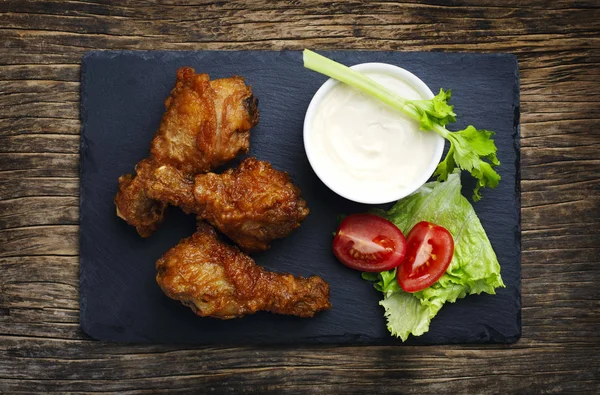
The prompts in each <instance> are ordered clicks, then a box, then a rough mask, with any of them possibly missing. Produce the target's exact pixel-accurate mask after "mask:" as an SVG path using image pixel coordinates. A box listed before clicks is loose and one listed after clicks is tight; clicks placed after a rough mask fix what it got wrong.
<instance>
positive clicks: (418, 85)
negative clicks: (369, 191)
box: [303, 62, 445, 204]
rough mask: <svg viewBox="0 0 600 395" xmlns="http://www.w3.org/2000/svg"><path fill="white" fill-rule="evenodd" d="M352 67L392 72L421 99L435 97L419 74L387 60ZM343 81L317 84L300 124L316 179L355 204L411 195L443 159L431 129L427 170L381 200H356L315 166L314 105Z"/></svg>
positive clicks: (441, 144)
mask: <svg viewBox="0 0 600 395" xmlns="http://www.w3.org/2000/svg"><path fill="white" fill-rule="evenodd" d="M350 68H351V69H354V70H357V71H367V72H379V73H383V74H389V75H392V76H394V77H397V78H398V79H400V80H402V81H403V82H405V83H407V84H408V85H410V86H411V87H412V88H413V89H415V90H416V91H417V92H418V93H419V94H420V95H421V97H422V98H423V99H431V98H433V97H434V94H433V92H432V91H431V89H429V87H428V86H427V84H425V82H423V80H421V79H420V78H419V77H417V76H416V75H415V74H413V73H411V72H410V71H408V70H406V69H403V68H402V67H399V66H395V65H392V64H389V63H379V62H368V63H360V64H356V65H354V66H351V67H350ZM340 84H342V82H339V81H337V80H335V79H333V78H329V79H328V80H327V81H325V83H323V85H321V86H320V87H319V89H318V90H317V92H316V93H315V94H314V96H313V97H312V99H311V101H310V104H309V105H308V108H307V110H306V114H305V116H304V126H303V128H304V129H303V143H304V151H305V152H306V156H307V158H308V162H309V163H310V166H311V168H312V169H313V171H314V172H315V174H316V175H317V177H318V178H319V180H321V182H322V183H323V184H325V186H327V188H329V189H330V190H331V191H333V192H335V193H336V194H338V195H339V196H341V197H343V198H345V199H347V200H350V201H353V202H356V203H363V204H384V203H391V202H395V201H398V200H400V199H403V198H405V197H407V196H409V195H411V194H413V193H414V192H415V191H416V190H418V189H419V188H420V187H421V186H423V185H424V184H425V183H426V182H427V181H428V180H429V179H430V178H431V176H432V175H433V173H434V171H435V169H436V167H437V165H438V163H439V162H440V160H441V158H442V154H443V151H444V145H445V140H444V138H443V137H441V136H440V135H438V134H437V133H435V132H431V133H434V134H435V138H436V147H435V151H434V154H433V155H432V158H431V162H430V163H429V165H428V166H427V168H426V171H425V170H424V171H423V174H422V175H421V176H420V177H417V178H416V180H415V181H414V182H413V183H412V184H410V185H409V187H407V188H404V189H403V190H402V191H400V193H398V194H396V195H394V196H393V197H386V198H384V199H381V198H379V199H378V198H376V197H373V198H372V199H359V198H356V197H353V196H351V193H349V192H348V191H342V190H339V188H334V187H332V186H331V185H330V184H329V183H328V182H327V181H326V180H325V179H324V177H323V173H322V171H321V170H319V169H318V166H315V162H314V159H313V156H312V153H311V148H310V147H311V146H310V138H311V137H310V129H311V125H312V123H313V120H314V117H315V114H316V111H317V108H318V106H319V104H320V103H321V102H322V101H323V99H324V98H325V96H326V95H327V94H328V93H329V92H330V91H331V90H332V89H333V88H335V87H336V86H338V85H340Z"/></svg>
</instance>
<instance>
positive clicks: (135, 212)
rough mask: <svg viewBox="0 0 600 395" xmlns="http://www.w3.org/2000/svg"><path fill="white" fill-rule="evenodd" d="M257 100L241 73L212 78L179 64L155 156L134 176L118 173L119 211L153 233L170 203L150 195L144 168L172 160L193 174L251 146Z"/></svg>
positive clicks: (152, 148)
mask: <svg viewBox="0 0 600 395" xmlns="http://www.w3.org/2000/svg"><path fill="white" fill-rule="evenodd" d="M256 105H257V101H256V98H255V97H254V96H253V94H252V90H251V88H250V87H249V86H247V85H246V84H245V82H244V79H243V78H242V77H231V78H223V79H217V80H213V81H210V79H209V76H208V75H207V74H196V73H195V72H194V69H192V68H189V67H182V68H180V69H179V70H177V82H176V84H175V88H173V90H172V91H171V95H170V96H169V98H167V100H166V101H165V107H166V111H165V113H164V115H163V118H162V121H161V124H160V127H159V129H158V131H157V132H156V134H155V136H154V138H153V140H152V142H151V146H150V156H149V157H148V158H147V159H144V161H142V162H144V163H143V164H142V162H140V163H139V164H138V166H136V173H137V174H136V175H135V176H133V175H131V174H126V175H124V176H121V177H120V178H119V191H118V193H117V195H116V197H115V204H116V206H117V215H118V216H119V217H121V218H123V219H124V220H125V221H127V222H128V223H129V224H130V225H133V226H135V227H136V229H137V231H138V233H139V234H140V235H141V236H143V237H147V236H150V234H152V232H153V231H154V230H155V229H156V228H157V225H158V224H159V223H160V222H161V221H162V218H163V211H164V208H165V204H164V203H160V202H154V201H152V199H150V198H149V197H148V196H147V194H146V193H145V192H146V191H145V189H146V185H147V183H146V181H145V179H144V174H148V172H150V171H151V170H152V169H155V168H158V167H160V166H162V165H169V166H173V167H174V168H176V169H178V170H179V171H181V172H182V174H183V175H184V176H186V177H193V176H194V175H196V174H199V173H205V172H207V171H209V170H211V169H213V168H215V167H218V166H220V165H222V164H224V163H226V162H228V161H230V160H231V159H233V158H235V157H236V156H237V155H238V154H240V153H246V152H248V149H249V146H250V129H251V128H252V127H253V126H255V125H256V124H257V123H258V110H257V108H256Z"/></svg>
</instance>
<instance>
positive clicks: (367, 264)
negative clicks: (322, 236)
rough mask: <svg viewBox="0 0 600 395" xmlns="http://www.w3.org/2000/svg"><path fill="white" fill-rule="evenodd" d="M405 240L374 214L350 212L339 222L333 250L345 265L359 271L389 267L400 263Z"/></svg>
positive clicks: (403, 252) (392, 227)
mask: <svg viewBox="0 0 600 395" xmlns="http://www.w3.org/2000/svg"><path fill="white" fill-rule="evenodd" d="M405 252H406V239H405V238H404V235H403V234H402V231H400V229H398V227H397V226H396V225H394V224H393V223H391V222H390V221H388V220H386V219H384V218H381V217H378V216H377V215H374V214H353V215H349V216H347V217H346V218H344V220H343V221H342V222H341V224H340V226H339V228H338V230H337V233H336V235H335V238H334V239H333V253H334V254H335V256H336V257H337V258H338V259H339V260H340V261H341V262H342V263H343V264H344V265H346V266H348V267H350V268H352V269H356V270H361V271H363V272H381V271H384V270H390V269H393V268H395V267H396V266H398V265H399V264H400V263H402V260H403V259H404V255H405Z"/></svg>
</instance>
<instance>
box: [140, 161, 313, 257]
mask: <svg viewBox="0 0 600 395" xmlns="http://www.w3.org/2000/svg"><path fill="white" fill-rule="evenodd" d="M148 180H150V182H148V195H149V196H151V197H152V198H153V199H157V200H160V201H164V202H168V203H169V204H171V205H174V206H179V207H181V208H182V209H183V210H184V211H186V212H188V213H195V214H196V215H197V216H198V217H199V218H202V219H205V220H206V221H208V222H210V223H211V224H212V225H214V226H215V227H216V228H217V229H219V230H220V231H221V232H223V233H224V234H225V235H227V236H228V237H229V238H230V239H231V240H233V241H234V242H235V243H236V244H237V245H239V246H240V248H241V249H242V250H244V251H246V252H257V251H264V250H266V249H268V248H269V243H270V242H271V241H272V240H274V239H278V238H283V237H285V236H286V235H287V234H288V233H290V232H291V231H292V230H293V229H295V228H297V227H298V226H300V222H301V221H302V220H303V219H304V218H305V217H306V216H307V215H308V212H309V210H308V208H307V207H306V202H305V201H304V199H302V198H301V197H300V189H298V188H297V187H296V186H295V185H294V184H292V183H291V181H290V177H289V175H288V174H287V173H284V172H282V171H279V170H275V169H274V168H273V167H272V166H271V164H270V163H269V162H265V161H260V160H257V159H256V158H246V159H244V160H243V161H242V163H241V164H240V165H239V166H238V167H237V168H235V169H229V170H227V171H225V172H224V173H222V174H215V173H207V174H199V175H197V176H196V177H195V179H194V181H191V180H189V179H187V178H186V177H184V176H183V175H182V174H181V172H179V171H178V170H177V169H175V168H173V167H171V166H166V165H165V166H161V167H159V168H157V169H155V170H154V173H153V175H152V176H148Z"/></svg>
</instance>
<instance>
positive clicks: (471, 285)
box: [363, 170, 505, 341]
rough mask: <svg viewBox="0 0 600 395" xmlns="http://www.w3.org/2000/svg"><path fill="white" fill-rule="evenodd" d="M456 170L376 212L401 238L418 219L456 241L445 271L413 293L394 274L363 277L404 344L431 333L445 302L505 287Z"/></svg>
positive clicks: (484, 234) (483, 231)
mask: <svg viewBox="0 0 600 395" xmlns="http://www.w3.org/2000/svg"><path fill="white" fill-rule="evenodd" d="M460 190H461V183H460V172H459V170H455V171H454V172H453V173H451V174H450V175H449V176H448V179H447V181H445V182H440V181H435V182H429V183H427V184H425V185H424V186H422V187H421V188H420V189H419V190H418V191H417V192H415V193H414V194H412V195H410V196H408V197H406V198H404V199H402V200H400V201H399V202H398V203H396V204H395V205H394V206H393V207H392V208H391V209H390V210H389V211H387V212H385V211H382V210H378V211H375V214H378V215H380V216H382V217H384V218H386V219H388V220H389V221H391V222H393V223H394V224H395V225H396V226H398V228H400V230H402V232H403V233H404V234H407V233H408V231H409V230H410V229H411V228H412V227H413V226H414V225H415V224H416V223H418V222H420V221H429V222H433V223H435V224H438V225H441V226H443V227H444V228H446V229H448V231H449V232H450V233H451V234H452V236H453V237H454V256H453V258H452V261H451V262H450V266H449V267H448V270H447V271H446V273H445V274H444V275H443V276H442V277H441V278H440V279H439V280H438V281H437V282H436V283H435V284H433V285H432V286H430V287H428V288H425V289H424V290H422V291H419V292H415V293H407V292H404V291H403V290H402V289H401V288H400V287H399V286H398V283H397V282H396V281H392V280H395V277H396V271H395V270H392V271H388V272H382V273H379V274H378V275H376V274H375V276H374V275H373V273H371V274H367V275H363V278H364V279H365V280H369V281H375V284H374V286H375V288H376V289H377V290H378V291H381V292H383V294H384V299H383V300H382V301H381V302H380V303H379V304H380V305H381V306H383V307H384V309H385V317H386V318H387V327H388V330H389V331H390V332H391V333H392V335H394V336H397V337H400V338H401V339H402V340H403V341H404V340H406V339H407V338H408V336H409V335H410V334H412V335H414V336H419V335H422V334H423V333H425V332H427V331H428V330H429V324H430V322H431V319H432V318H433V317H435V315H436V314H437V313H438V312H439V310H440V309H441V308H442V306H443V305H444V304H445V303H446V302H450V303H454V302H455V301H456V300H457V299H460V298H464V297H465V296H467V295H472V294H480V293H481V292H485V293H488V294H495V293H496V292H495V289H496V288H499V287H505V285H504V283H503V282H502V277H501V276H500V264H499V263H498V259H497V258H496V254H495V253H494V250H493V248H492V244H491V243H490V241H489V239H488V237H487V235H486V233H485V230H484V229H483V226H482V225H481V222H480V221H479V218H478V217H477V215H476V214H475V210H474V209H473V206H471V204H470V203H469V201H468V200H467V199H466V198H465V197H464V196H462V195H461V193H460Z"/></svg>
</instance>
